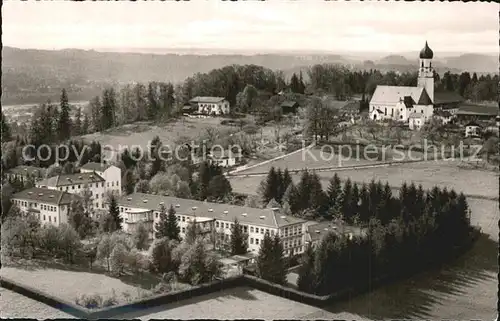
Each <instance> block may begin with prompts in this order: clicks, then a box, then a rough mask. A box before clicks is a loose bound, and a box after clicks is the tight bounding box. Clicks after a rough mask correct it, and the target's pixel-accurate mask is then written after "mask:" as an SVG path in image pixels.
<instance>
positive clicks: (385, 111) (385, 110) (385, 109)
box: [384, 107, 387, 116]
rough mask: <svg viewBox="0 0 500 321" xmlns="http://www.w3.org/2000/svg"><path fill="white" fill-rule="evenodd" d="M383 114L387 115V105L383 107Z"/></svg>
mask: <svg viewBox="0 0 500 321" xmlns="http://www.w3.org/2000/svg"><path fill="white" fill-rule="evenodd" d="M384 115H386V116H387V107H385V108H384Z"/></svg>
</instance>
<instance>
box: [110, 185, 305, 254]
mask: <svg viewBox="0 0 500 321" xmlns="http://www.w3.org/2000/svg"><path fill="white" fill-rule="evenodd" d="M118 205H119V208H120V213H121V215H122V217H123V222H124V223H123V225H124V230H125V231H128V232H131V231H133V230H134V228H135V226H137V224H138V223H139V222H142V223H143V224H144V225H146V226H147V227H148V228H149V229H150V233H151V235H153V234H154V226H155V224H156V223H158V222H159V219H160V212H159V211H160V208H161V206H162V205H163V206H165V207H166V209H167V210H168V209H169V208H170V206H172V207H173V208H174V210H175V212H176V214H175V215H176V217H177V220H178V223H179V227H180V229H181V231H180V236H181V237H184V236H185V233H186V229H187V227H188V224H190V223H193V222H196V224H198V226H199V227H200V230H201V231H202V233H205V234H207V237H211V238H212V240H213V241H214V243H215V244H221V243H226V244H227V243H228V242H229V240H230V238H231V230H232V228H233V225H234V221H235V219H237V220H238V222H239V224H240V226H241V229H242V231H243V232H244V233H245V234H247V235H248V237H247V244H248V250H249V251H250V252H252V253H258V251H259V249H260V244H261V243H262V240H263V239H264V235H265V234H266V233H267V234H269V235H270V236H274V235H276V234H278V235H279V236H280V237H281V240H282V242H283V247H284V250H285V254H286V255H296V254H300V253H302V252H303V251H304V231H305V230H304V223H305V221H304V220H301V219H298V218H295V217H291V216H287V215H282V214H281V213H280V211H279V209H258V208H250V207H242V206H235V205H228V204H221V203H210V202H202V201H196V200H190V199H181V198H175V197H169V196H160V195H152V194H143V193H134V194H131V195H127V196H122V197H121V198H120V199H119V201H118Z"/></svg>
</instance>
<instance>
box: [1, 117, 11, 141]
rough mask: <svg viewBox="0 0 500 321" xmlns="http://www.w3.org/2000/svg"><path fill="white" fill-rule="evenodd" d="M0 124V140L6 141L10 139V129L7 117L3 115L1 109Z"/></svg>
mask: <svg viewBox="0 0 500 321" xmlns="http://www.w3.org/2000/svg"><path fill="white" fill-rule="evenodd" d="M0 122H1V124H0V126H1V130H2V132H1V137H2V142H8V141H10V140H11V139H12V132H11V130H10V126H9V124H8V123H7V119H6V118H5V115H4V114H3V111H2V119H0Z"/></svg>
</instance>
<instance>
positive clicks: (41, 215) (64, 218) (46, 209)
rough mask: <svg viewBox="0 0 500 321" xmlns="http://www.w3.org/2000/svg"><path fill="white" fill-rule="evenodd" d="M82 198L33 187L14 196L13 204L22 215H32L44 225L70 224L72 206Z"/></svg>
mask: <svg viewBox="0 0 500 321" xmlns="http://www.w3.org/2000/svg"><path fill="white" fill-rule="evenodd" d="M74 199H80V196H78V195H74V194H70V193H67V192H64V191H58V190H53V189H48V188H38V187H33V188H29V189H25V190H23V191H21V192H19V193H16V194H14V195H12V198H11V200H12V203H13V204H14V205H16V206H17V207H18V208H19V209H20V210H21V212H22V213H24V214H32V215H34V216H35V217H37V218H38V219H39V220H40V222H41V223H42V224H51V225H54V226H58V225H59V224H62V223H68V215H69V208H70V204H71V202H72V201H73V200H74Z"/></svg>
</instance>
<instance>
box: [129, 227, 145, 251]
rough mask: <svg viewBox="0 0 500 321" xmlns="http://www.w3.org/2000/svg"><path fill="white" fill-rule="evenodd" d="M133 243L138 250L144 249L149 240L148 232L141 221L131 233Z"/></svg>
mask: <svg viewBox="0 0 500 321" xmlns="http://www.w3.org/2000/svg"><path fill="white" fill-rule="evenodd" d="M133 238H134V244H135V247H136V248H137V249H138V250H144V249H146V247H147V245H148V240H149V232H148V230H147V229H146V226H145V225H144V224H143V223H139V224H138V225H137V228H136V229H135V230H134V234H133Z"/></svg>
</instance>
